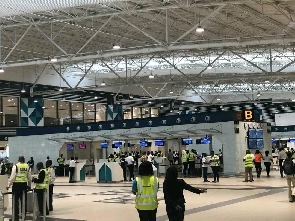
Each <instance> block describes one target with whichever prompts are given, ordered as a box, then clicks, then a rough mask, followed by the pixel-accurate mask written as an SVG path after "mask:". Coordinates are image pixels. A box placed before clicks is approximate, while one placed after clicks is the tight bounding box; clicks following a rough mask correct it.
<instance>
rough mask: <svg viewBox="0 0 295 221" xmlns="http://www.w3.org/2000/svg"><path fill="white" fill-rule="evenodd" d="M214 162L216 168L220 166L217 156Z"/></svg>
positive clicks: (214, 157)
mask: <svg viewBox="0 0 295 221" xmlns="http://www.w3.org/2000/svg"><path fill="white" fill-rule="evenodd" d="M213 162H214V166H219V158H218V156H217V155H214V156H213Z"/></svg>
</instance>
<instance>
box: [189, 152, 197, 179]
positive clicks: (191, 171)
mask: <svg viewBox="0 0 295 221" xmlns="http://www.w3.org/2000/svg"><path fill="white" fill-rule="evenodd" d="M195 161H196V155H195V154H194V152H193V150H191V151H190V152H189V154H188V166H189V167H188V174H189V175H190V176H194V175H195Z"/></svg>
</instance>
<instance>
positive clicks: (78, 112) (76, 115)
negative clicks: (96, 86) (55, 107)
mask: <svg viewBox="0 0 295 221" xmlns="http://www.w3.org/2000/svg"><path fill="white" fill-rule="evenodd" d="M71 107H72V124H81V123H84V122H83V114H84V113H83V104H82V103H72V104H71Z"/></svg>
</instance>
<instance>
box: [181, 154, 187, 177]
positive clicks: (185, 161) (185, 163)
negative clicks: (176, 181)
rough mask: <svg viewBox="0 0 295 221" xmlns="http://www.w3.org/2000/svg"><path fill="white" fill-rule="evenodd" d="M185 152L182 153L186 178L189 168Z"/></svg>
mask: <svg viewBox="0 0 295 221" xmlns="http://www.w3.org/2000/svg"><path fill="white" fill-rule="evenodd" d="M187 157H188V156H187V153H186V151H185V150H183V151H182V164H183V176H186V172H187V168H188V158H187Z"/></svg>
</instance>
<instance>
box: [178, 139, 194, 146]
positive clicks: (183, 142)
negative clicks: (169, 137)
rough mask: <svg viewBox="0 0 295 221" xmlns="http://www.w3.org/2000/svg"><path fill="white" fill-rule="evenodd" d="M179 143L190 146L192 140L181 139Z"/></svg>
mask: <svg viewBox="0 0 295 221" xmlns="http://www.w3.org/2000/svg"><path fill="white" fill-rule="evenodd" d="M181 142H182V145H190V144H193V139H191V138H182V139H181Z"/></svg>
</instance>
